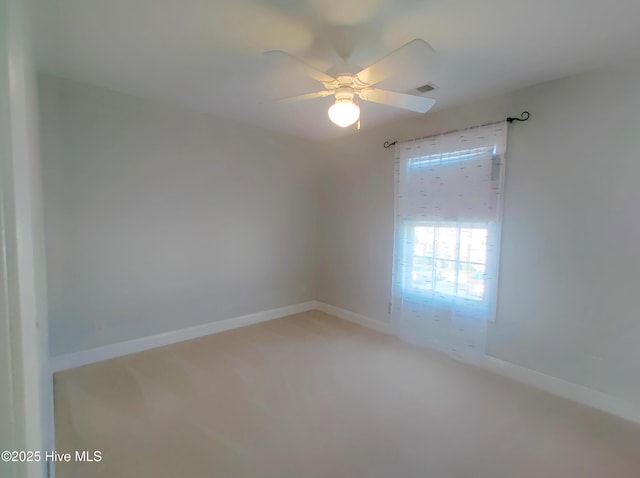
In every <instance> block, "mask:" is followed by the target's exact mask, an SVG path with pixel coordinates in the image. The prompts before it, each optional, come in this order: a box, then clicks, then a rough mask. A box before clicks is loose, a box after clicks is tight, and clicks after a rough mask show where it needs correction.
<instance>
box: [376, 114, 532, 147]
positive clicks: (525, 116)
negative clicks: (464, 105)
mask: <svg viewBox="0 0 640 478" xmlns="http://www.w3.org/2000/svg"><path fill="white" fill-rule="evenodd" d="M530 117H531V114H529V112H528V111H523V112H522V113H521V114H520V118H514V117H511V116H510V117H508V118H507V119H506V122H507V123H509V124H511V123H513V122H514V121H522V122H525V121H527V120H528V119H529V118H530ZM499 123H502V121H498V122H496V123H486V124H481V125H480V126H472V127H470V128H465V129H473V128H482V127H483V126H491V125H494V124H499ZM465 129H454V130H452V131H446V132H444V133H438V134H432V135H429V136H424V137H422V138H416V139H427V138H433V137H434V136H441V135H443V134H449V133H455V132H456V131H464V130H465ZM396 144H398V141H397V140H396V141H393V142H391V143H390V142H389V141H385V142H384V147H385V149H389V148H390V147H391V146H393V145H396Z"/></svg>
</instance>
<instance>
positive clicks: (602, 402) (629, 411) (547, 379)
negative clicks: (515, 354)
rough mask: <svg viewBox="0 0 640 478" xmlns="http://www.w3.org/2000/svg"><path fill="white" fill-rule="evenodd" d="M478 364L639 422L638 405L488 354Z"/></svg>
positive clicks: (526, 383)
mask: <svg viewBox="0 0 640 478" xmlns="http://www.w3.org/2000/svg"><path fill="white" fill-rule="evenodd" d="M479 365H480V366H481V367H482V368H484V369H486V370H488V371H490V372H493V373H497V374H498V375H502V376H503V377H507V378H510V379H512V380H515V381H517V382H520V383H523V384H525V385H529V386H531V387H534V388H538V389H541V390H544V391H546V392H549V393H551V394H553V395H557V396H560V397H563V398H566V399H567V400H571V401H573V402H577V403H580V404H582V405H586V406H588V407H591V408H595V409H597V410H600V411H602V412H605V413H608V414H610V415H614V416H616V417H618V418H622V419H624V420H628V421H631V422H635V423H638V424H640V405H636V404H633V403H629V402H626V401H624V400H622V399H620V398H617V397H614V396H612V395H608V394H606V393H603V392H600V391H598V390H594V389H592V388H588V387H585V386H584V385H578V384H577V383H573V382H569V381H567V380H563V379H561V378H556V377H553V376H551V375H547V374H544V373H542V372H538V371H536V370H532V369H529V368H526V367H521V366H520V365H516V364H513V363H511V362H506V361H504V360H500V359H498V358H495V357H491V356H488V355H487V356H485V358H484V360H483V361H481V362H480V364H479Z"/></svg>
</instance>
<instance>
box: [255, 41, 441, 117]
mask: <svg viewBox="0 0 640 478" xmlns="http://www.w3.org/2000/svg"><path fill="white" fill-rule="evenodd" d="M431 52H432V50H431V47H430V46H429V45H428V44H427V43H426V42H425V41H424V40H421V39H418V38H417V39H415V40H412V41H410V42H409V43H407V44H406V45H404V46H402V47H400V48H398V49H397V50H395V51H394V52H392V53H390V54H389V55H387V56H386V57H384V58H383V59H381V60H379V61H378V62H376V63H374V64H373V65H371V66H368V67H367V68H364V69H362V70H360V71H359V72H358V73H355V74H354V73H341V74H339V75H337V76H336V77H335V78H334V77H332V76H330V75H328V74H327V73H324V72H322V71H319V70H316V69H315V68H313V67H312V66H309V65H307V64H306V63H304V62H303V61H301V60H299V59H297V58H295V57H292V56H291V55H289V54H287V53H285V52H283V51H271V52H267V54H269V55H278V56H279V57H283V58H285V59H287V60H288V61H289V62H290V63H292V64H294V65H297V66H298V67H301V69H302V71H303V72H304V73H305V74H306V75H307V76H309V77H310V78H313V79H314V80H316V81H318V82H320V83H321V84H322V86H324V88H325V89H324V90H322V91H317V92H315V93H308V94H304V95H298V96H293V97H289V98H284V99H283V100H284V101H287V102H291V101H301V100H309V99H313V98H323V97H326V96H330V95H333V96H335V103H334V104H333V105H331V106H330V107H329V111H328V114H329V119H330V120H331V121H332V122H333V123H334V124H336V125H338V126H340V127H342V128H346V127H347V126H350V125H352V124H354V123H355V122H356V121H358V119H359V118H360V107H359V106H358V104H357V103H356V98H359V99H361V100H364V101H371V102H373V103H380V104H383V105H389V106H395V107H396V108H402V109H406V110H410V111H415V112H417V113H426V112H427V111H428V110H429V109H431V107H432V106H433V105H434V104H435V100H433V99H431V98H426V97H424V96H416V95H408V94H406V93H398V92H395V91H389V90H381V89H379V88H373V86H374V85H375V84H377V83H379V82H381V81H383V80H385V79H386V78H388V77H390V76H392V75H398V74H402V75H403V76H405V77H407V76H408V77H410V78H413V77H414V76H416V75H415V74H414V75H412V72H411V68H412V67H413V66H415V65H416V64H419V63H422V62H424V61H425V60H427V59H428V57H429V55H430V54H431ZM351 71H353V70H351ZM423 80H424V79H423V78H416V83H418V84H420V83H423V82H424V81H423Z"/></svg>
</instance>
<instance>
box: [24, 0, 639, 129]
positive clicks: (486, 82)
mask: <svg viewBox="0 0 640 478" xmlns="http://www.w3.org/2000/svg"><path fill="white" fill-rule="evenodd" d="M30 3H31V7H32V12H33V16H34V22H35V34H36V35H35V36H36V42H35V43H36V53H37V61H38V68H39V70H41V71H45V72H48V73H52V74H56V75H59V76H63V77H67V78H72V79H77V80H80V81H86V82H89V83H93V84H96V85H100V86H105V87H109V88H112V89H115V90H118V91H122V92H127V93H131V94H135V95H139V96H144V97H150V98H155V99H159V100H163V101H167V102H170V103H174V104H180V105H183V106H186V107H189V108H193V109H197V110H201V111H205V112H208V113H211V114H213V115H216V116H221V117H226V118H230V119H234V120H237V121H241V122H245V123H250V124H254V125H257V126H260V127H263V128H267V129H271V130H276V131H280V132H284V133H288V134H291V135H295V136H300V137H306V138H311V139H325V138H330V137H335V136H339V135H342V134H345V133H349V132H352V131H353V128H348V129H347V130H346V131H345V130H342V129H341V128H338V127H337V126H334V125H333V124H332V123H330V122H329V120H328V118H327V113H326V111H327V108H328V107H329V105H330V104H331V99H330V98H322V99H316V100H310V101H308V102H300V103H292V104H282V103H276V102H273V101H268V98H274V97H280V96H287V95H289V94H301V93H308V92H312V91H316V90H318V89H320V88H318V86H319V85H318V84H317V83H316V82H315V81H313V80H308V79H305V78H300V81H299V82H298V83H297V86H296V87H295V88H293V89H289V90H284V89H283V88H282V86H281V83H278V71H277V70H274V68H273V67H272V66H270V65H268V63H267V62H265V58H264V57H263V55H262V54H261V53H262V52H264V51H267V50H274V49H280V50H285V51H287V52H289V53H292V54H294V55H296V56H299V57H301V58H303V59H305V61H307V62H308V63H310V64H312V65H314V66H316V67H317V68H319V69H321V70H324V71H326V70H328V69H330V68H331V67H333V66H335V65H337V64H339V63H340V62H341V61H342V60H341V59H340V56H339V55H338V53H337V51H341V52H343V53H348V52H351V62H352V63H355V64H357V65H360V66H363V67H364V66H367V65H368V64H370V63H372V62H374V61H375V60H376V59H378V58H380V57H381V56H383V55H385V54H387V53H389V52H390V51H392V50H394V49H395V48H398V47H399V46H401V45H403V44H404V43H406V42H407V41H409V40H411V39H413V38H422V39H424V40H426V41H427V42H428V43H429V44H430V45H432V46H433V48H434V50H435V54H434V55H433V57H432V58H430V59H428V62H427V63H426V64H425V66H426V67H427V68H428V70H427V71H428V72H429V74H428V77H426V78H424V81H422V82H420V84H416V85H413V86H415V87H417V86H421V85H422V84H424V83H427V82H431V83H433V84H435V85H436V86H437V89H436V90H435V91H433V92H431V93H430V94H428V95H426V96H430V97H432V98H434V99H436V100H437V104H436V108H434V109H441V108H443V107H446V106H451V105H452V104H454V103H460V102H462V101H466V100H470V99H475V98H480V97H483V96H488V95H493V94H498V93H501V92H505V91H509V90H513V89H516V88H519V87H522V86H526V85H530V84H534V83H538V82H540V81H544V80H548V79H553V78H559V77H562V76H566V75H570V74H573V73H578V72H581V71H585V70H588V69H591V68H595V67H598V66H601V65H606V64H609V63H613V62H618V61H626V60H629V59H633V60H636V59H638V58H639V57H640V54H639V51H640V48H638V46H639V45H640V1H638V0H608V1H605V0H529V1H522V0H484V1H478V0H425V1H420V0H298V1H296V0H30ZM289 80H290V79H289ZM289 83H290V81H288V82H287V84H289ZM382 86H385V87H387V88H389V89H393V86H394V85H393V81H390V82H386V83H385V84H384V85H382ZM265 100H267V101H265ZM516 113H519V112H514V114H516ZM416 115H417V113H411V112H407V111H403V110H398V109H395V108H392V107H387V106H381V105H376V104H371V103H364V102H363V104H362V127H363V129H366V128H370V127H371V126H374V125H378V124H381V123H385V122H390V121H392V120H394V119H399V118H406V117H410V116H416Z"/></svg>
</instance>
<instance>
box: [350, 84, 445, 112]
mask: <svg viewBox="0 0 640 478" xmlns="http://www.w3.org/2000/svg"><path fill="white" fill-rule="evenodd" d="M360 98H362V99H363V100H365V101H372V102H374V103H381V104H383V105H389V106H395V107H396V108H402V109H405V110H411V111H416V112H418V113H426V112H427V111H429V110H430V109H431V107H432V106H433V105H435V104H436V100H433V99H431V98H425V97H424V96H415V95H407V94H405V93H397V92H395V91H388V90H379V89H377V88H367V89H366V90H362V91H361V92H360Z"/></svg>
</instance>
